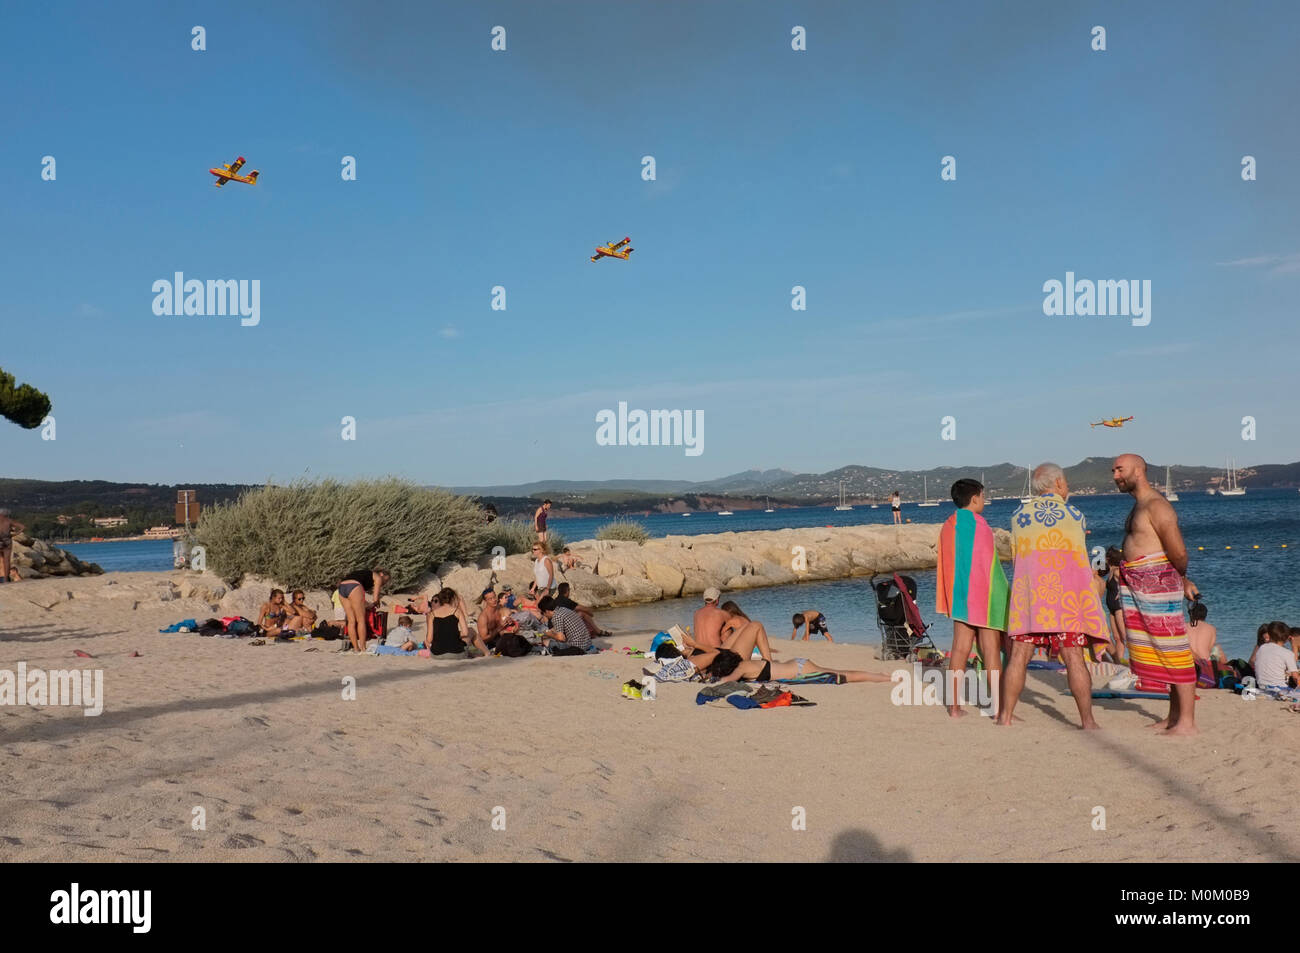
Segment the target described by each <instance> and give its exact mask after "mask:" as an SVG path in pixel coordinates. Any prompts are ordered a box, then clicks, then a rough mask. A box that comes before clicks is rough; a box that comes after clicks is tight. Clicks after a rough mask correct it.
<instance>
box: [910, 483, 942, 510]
mask: <svg viewBox="0 0 1300 953" xmlns="http://www.w3.org/2000/svg"><path fill="white" fill-rule="evenodd" d="M921 487H922V493H923V494H924V495H925V501H924V502H921V503H917V504H916V505H917V506H938V505H939V502H938V501H937V500H935V501H934V502H931V501H930V481H929V480H927V479H926V478H925V477H921Z"/></svg>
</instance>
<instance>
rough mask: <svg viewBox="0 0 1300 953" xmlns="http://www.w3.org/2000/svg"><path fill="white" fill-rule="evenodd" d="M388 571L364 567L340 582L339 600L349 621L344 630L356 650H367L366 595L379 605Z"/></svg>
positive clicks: (353, 649)
mask: <svg viewBox="0 0 1300 953" xmlns="http://www.w3.org/2000/svg"><path fill="white" fill-rule="evenodd" d="M388 579H389V576H388V572H387V571H386V570H383V569H362V570H361V571H360V572H354V573H349V574H348V575H347V577H346V578H344V579H343V581H342V582H340V583H339V600H340V601H341V602H342V603H343V613H344V616H345V617H346V619H347V621H346V622H345V623H344V632H345V633H346V634H347V637H348V643H349V645H350V646H351V648H352V651H354V652H364V651H365V650H366V635H367V631H366V595H367V594H369V595H370V597H371V603H372V604H373V605H376V606H377V605H379V593H380V591H381V590H382V589H383V587H384V586H385V585H387V583H388Z"/></svg>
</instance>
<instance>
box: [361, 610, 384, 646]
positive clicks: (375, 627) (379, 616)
mask: <svg viewBox="0 0 1300 953" xmlns="http://www.w3.org/2000/svg"><path fill="white" fill-rule="evenodd" d="M366 628H367V629H369V630H370V634H371V635H372V636H374V637H375V638H377V639H382V638H383V637H384V636H385V635H387V634H388V613H387V612H380V611H379V610H378V609H377V608H375V607H373V606H372V607H371V608H369V609H367V610H366Z"/></svg>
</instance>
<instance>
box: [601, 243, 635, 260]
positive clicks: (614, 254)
mask: <svg viewBox="0 0 1300 953" xmlns="http://www.w3.org/2000/svg"><path fill="white" fill-rule="evenodd" d="M631 240H632V239H630V238H625V239H623V240H622V241H621V242H617V243H616V242H610V243H609V244H608V245H597V246H596V254H594V255H592V256H591V260H592V261H600V260H601V259H602V258H622V259H623V260H624V261H627V260H628V256H630V255H631V254H632V252H633V251H634V249H631V248H629V249H627V251H620V249H622V247H623V246H624V245H626V244H627V243H628V242H630V241H631Z"/></svg>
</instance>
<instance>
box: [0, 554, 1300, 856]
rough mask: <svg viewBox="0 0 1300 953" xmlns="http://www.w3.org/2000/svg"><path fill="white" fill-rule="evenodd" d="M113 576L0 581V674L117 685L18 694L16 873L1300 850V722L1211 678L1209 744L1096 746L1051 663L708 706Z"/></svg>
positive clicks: (860, 656)
mask: <svg viewBox="0 0 1300 953" xmlns="http://www.w3.org/2000/svg"><path fill="white" fill-rule="evenodd" d="M111 575H112V574H110V576H111ZM159 575H161V574H159ZM107 578H109V577H95V578H84V579H48V580H37V581H28V582H24V583H20V584H11V585H3V586H0V669H7V670H16V667H17V665H18V663H19V662H25V663H26V665H27V666H28V668H29V669H31V668H36V667H39V668H42V669H46V670H49V669H95V668H99V669H102V670H103V673H104V674H103V684H104V695H105V700H104V711H103V714H101V715H99V716H97V717H86V716H84V715H83V713H82V711H81V710H80V709H74V708H58V707H32V706H7V707H0V743H2V744H3V749H4V754H5V757H4V759H3V766H0V785H2V786H3V788H4V790H5V791H6V792H7V796H6V798H5V800H4V803H3V806H2V807H0V812H2V815H3V820H2V821H0V860H3V861H6V862H13V861H54V860H59V861H120V860H166V861H190V860H199V861H225V860H256V861H283V860H304V861H305V860H421V861H439V860H459V861H467V860H511V861H568V860H571V861H621V860H626V861H645V860H675V861H691V860H709V861H746V860H748V861H761V860H792V861H826V860H891V861H955V860H1020V861H1023V860H1049V861H1056V860H1060V861H1097V860H1107V861H1151V860H1169V861H1193V860H1225V861H1226V860H1231V861H1257V860H1271V861H1278V860H1296V859H1300V829H1297V825H1296V824H1295V820H1296V811H1295V808H1294V806H1293V805H1294V797H1293V790H1292V789H1293V782H1294V778H1295V777H1296V776H1297V756H1296V755H1295V754H1294V753H1293V752H1294V750H1295V745H1294V739H1295V732H1296V730H1297V727H1298V725H1300V716H1297V715H1293V714H1289V713H1288V712H1287V711H1286V710H1285V706H1284V705H1282V704H1280V703H1277V702H1272V701H1267V700H1264V701H1256V702H1243V701H1242V700H1241V699H1240V698H1238V697H1237V696H1235V695H1232V694H1231V693H1227V692H1216V691H1203V692H1201V693H1200V694H1201V703H1200V704H1199V705H1198V718H1199V721H1200V724H1201V728H1202V734H1201V736H1200V738H1198V739H1196V740H1194V741H1191V742H1180V741H1177V740H1174V739H1167V738H1158V737H1154V736H1153V735H1152V734H1151V733H1150V732H1147V731H1146V730H1145V728H1146V726H1147V725H1149V724H1151V723H1152V722H1154V721H1155V720H1156V718H1157V715H1156V712H1157V711H1159V710H1161V709H1162V708H1163V703H1161V702H1156V701H1102V702H1099V703H1098V706H1099V710H1098V716H1097V717H1098V720H1099V721H1100V722H1101V724H1102V727H1103V729H1104V730H1103V731H1102V732H1099V733H1092V734H1085V733H1083V732H1080V731H1077V730H1075V729H1074V728H1073V727H1072V723H1073V722H1074V721H1075V719H1076V717H1077V716H1076V713H1075V711H1074V705H1073V701H1072V699H1071V698H1070V697H1069V695H1067V694H1064V691H1065V684H1064V678H1063V676H1061V675H1058V674H1057V673H1054V672H1038V671H1035V672H1031V673H1030V680H1029V683H1028V686H1027V688H1026V692H1025V695H1024V697H1023V698H1022V701H1021V705H1020V708H1019V713H1020V714H1021V716H1022V717H1023V723H1022V724H1021V725H1019V726H1017V727H1015V728H1012V729H1007V730H1003V729H996V728H994V727H993V726H992V725H991V724H990V721H989V719H987V718H982V717H980V716H979V715H978V714H976V713H975V712H974V710H971V713H970V714H969V715H968V716H967V717H966V718H963V719H961V720H959V721H957V722H953V721H951V720H950V719H949V718H948V717H947V716H946V715H945V713H944V712H943V710H942V709H939V708H934V707H900V706H895V705H893V704H892V703H891V701H890V688H891V686H888V685H874V684H865V685H863V684H858V685H845V686H828V685H813V686H806V687H803V688H801V689H799V691H800V693H801V694H803V695H805V696H806V697H808V698H810V699H811V700H813V701H815V702H817V706H816V707H812V708H785V709H773V710H760V711H741V710H737V709H734V708H731V707H730V706H728V705H726V704H725V703H723V702H714V703H711V704H709V705H705V706H697V705H696V702H695V695H696V691H697V686H694V685H684V684H665V685H661V686H660V691H659V699H658V700H657V701H655V702H638V701H631V700H628V699H625V698H623V697H622V696H621V694H620V691H619V688H620V685H621V683H622V682H623V681H624V680H626V679H628V678H630V677H632V676H634V675H639V674H640V673H641V669H642V667H643V665H645V664H647V663H645V662H644V661H642V660H639V659H633V658H629V657H627V656H626V655H625V654H624V653H622V652H621V651H611V652H604V653H602V654H600V655H598V656H589V657H584V658H576V659H562V658H531V657H530V658H525V659H519V660H507V659H492V660H484V661H474V662H430V661H428V660H423V659H407V658H394V657H370V656H365V657H356V656H352V655H337V654H335V652H334V649H335V647H336V645H337V643H308V644H303V643H295V644H291V645H264V646H250V645H248V644H247V640H227V639H221V638H202V637H199V636H196V635H192V634H160V633H159V632H158V631H157V630H158V629H159V628H161V627H163V626H166V625H168V624H170V623H172V622H175V621H177V620H179V619H182V618H186V617H189V616H194V617H198V618H206V617H207V616H208V615H211V614H212V613H211V612H210V610H209V607H208V606H207V605H205V604H203V603H201V602H194V601H172V602H166V603H149V602H144V603H139V604H138V605H137V604H136V603H135V602H134V601H132V600H123V599H106V598H101V597H100V596H99V595H97V594H98V593H101V592H102V586H103V583H104V580H105V579H107ZM69 593H71V595H72V598H71V599H69V598H67V594H69ZM37 603H40V604H37ZM46 606H49V608H46ZM688 621H689V620H687V619H672V618H666V619H664V620H663V625H664V626H665V627H666V626H668V625H670V624H671V623H673V622H683V623H685V622H688ZM647 643H648V635H647V633H644V632H641V633H627V634H620V635H618V636H617V637H615V638H613V639H612V640H609V642H608V644H610V645H612V646H613V647H614V648H615V649H621V648H622V647H624V646H628V645H637V646H640V647H645V646H646V645H647ZM774 647H775V648H776V650H777V652H778V657H780V658H790V657H792V656H794V655H796V654H803V655H808V656H811V657H812V658H813V659H815V660H816V661H818V662H820V663H822V664H825V665H830V666H834V667H842V668H848V667H857V668H866V669H872V670H876V671H888V670H890V669H892V668H893V667H895V664H896V663H882V662H879V661H877V660H876V658H875V650H874V649H873V648H869V647H866V646H854V645H841V644H836V645H829V646H828V645H826V644H824V643H815V644H812V645H808V644H806V643H799V647H798V649H797V650H796V649H795V648H794V645H793V644H792V643H790V642H788V641H779V642H778V643H776V644H775V646H774ZM77 649H80V650H82V651H84V652H88V653H90V654H91V655H93V656H94V658H93V659H87V658H78V657H76V656H74V654H73V653H74V650H77ZM313 649H314V651H313ZM132 652H138V653H140V654H139V657H135V658H132V657H131V653H132ZM607 674H612V675H613V676H614V677H606V675H607ZM349 678H350V679H355V700H345V699H344V697H343V696H344V692H345V684H344V683H345V679H349ZM1288 752H1291V753H1288ZM1098 807H1100V808H1104V810H1105V829H1104V830H1097V829H1094V828H1095V824H1094V821H1095V818H1096V817H1097V816H1098V814H1097V812H1096V811H1095V809H1096V808H1098ZM196 809H201V811H197V810H196ZM800 818H805V819H806V829H803V830H799V829H796V827H798V826H799V825H798V821H799V820H800ZM197 819H201V820H202V821H203V824H202V829H197V828H198V827H199V826H200V825H198V822H197ZM494 819H495V821H496V823H495V824H494ZM502 828H504V829H502Z"/></svg>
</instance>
